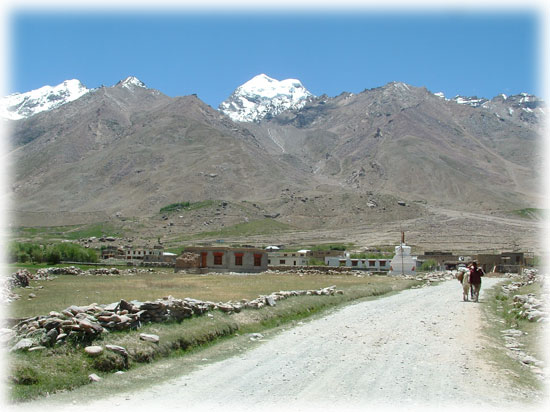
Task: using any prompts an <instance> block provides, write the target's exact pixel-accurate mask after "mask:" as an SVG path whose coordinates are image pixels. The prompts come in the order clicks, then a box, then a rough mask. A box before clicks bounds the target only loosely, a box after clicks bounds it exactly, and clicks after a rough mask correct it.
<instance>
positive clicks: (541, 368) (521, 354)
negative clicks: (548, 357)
mask: <svg viewBox="0 0 550 412" xmlns="http://www.w3.org/2000/svg"><path fill="white" fill-rule="evenodd" d="M500 333H501V334H502V336H503V338H504V341H505V342H506V343H505V346H506V348H507V349H508V351H507V354H508V356H510V357H511V358H513V359H516V360H518V361H519V362H521V363H522V364H523V365H525V366H527V367H529V369H531V371H532V372H533V373H534V374H535V376H536V377H537V378H539V379H540V380H546V377H547V376H548V369H547V368H546V367H545V363H544V362H543V361H541V360H539V359H536V358H535V357H534V356H531V355H529V354H527V353H526V352H525V351H524V350H523V349H522V347H523V346H524V345H523V343H520V342H519V341H518V338H521V336H522V335H523V334H525V332H522V331H520V330H518V329H506V330H502V331H500Z"/></svg>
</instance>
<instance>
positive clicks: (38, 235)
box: [13, 222, 122, 241]
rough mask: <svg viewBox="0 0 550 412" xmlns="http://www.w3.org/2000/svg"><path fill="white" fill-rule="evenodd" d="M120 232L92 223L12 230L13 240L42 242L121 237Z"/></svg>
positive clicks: (107, 226) (106, 224) (108, 225)
mask: <svg viewBox="0 0 550 412" xmlns="http://www.w3.org/2000/svg"><path fill="white" fill-rule="evenodd" d="M121 235H122V232H121V230H120V229H117V228H116V227H115V226H114V225H112V224H110V223H106V222H105V223H94V224H89V225H69V226H47V227H22V226H20V227H16V228H14V229H13V238H14V239H32V240H33V241H37V240H43V241H52V240H77V239H82V238H90V237H94V236H95V237H97V238H99V237H102V236H115V237H116V236H121Z"/></svg>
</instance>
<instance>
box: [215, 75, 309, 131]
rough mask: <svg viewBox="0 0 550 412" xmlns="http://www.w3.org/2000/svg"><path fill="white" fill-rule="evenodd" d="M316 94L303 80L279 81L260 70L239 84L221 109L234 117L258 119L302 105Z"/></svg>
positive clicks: (249, 119) (250, 120)
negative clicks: (258, 73) (256, 74)
mask: <svg viewBox="0 0 550 412" xmlns="http://www.w3.org/2000/svg"><path fill="white" fill-rule="evenodd" d="M313 97H315V96H314V95H313V94H311V93H310V92H309V91H308V90H307V89H306V88H305V87H304V86H303V85H302V83H300V81H299V80H296V79H286V80H281V81H278V80H275V79H272V78H271V77H268V76H266V75H265V74H260V75H258V76H255V77H254V78H252V79H251V80H249V81H248V82H246V83H244V84H243V85H241V86H239V87H238V88H237V89H236V90H235V91H234V92H233V93H232V94H231V96H229V98H228V99H226V100H225V101H223V102H222V103H221V104H220V106H219V110H220V111H221V112H222V113H224V114H225V115H227V116H229V117H230V118H231V119H232V120H234V121H238V122H255V121H259V120H261V119H263V118H266V117H267V118H269V117H273V116H277V115H278V114H279V113H281V112H283V111H285V110H287V109H299V108H302V107H303V106H304V105H305V104H306V103H307V101H308V100H309V99H311V98H313Z"/></svg>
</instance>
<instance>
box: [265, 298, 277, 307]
mask: <svg viewBox="0 0 550 412" xmlns="http://www.w3.org/2000/svg"><path fill="white" fill-rule="evenodd" d="M265 304H266V305H267V306H275V305H276V302H275V299H274V298H273V296H266V297H265Z"/></svg>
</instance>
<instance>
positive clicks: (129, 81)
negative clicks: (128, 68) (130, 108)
mask: <svg viewBox="0 0 550 412" xmlns="http://www.w3.org/2000/svg"><path fill="white" fill-rule="evenodd" d="M118 85H121V86H122V87H124V88H126V89H130V90H132V89H133V88H134V87H142V88H144V89H146V88H147V86H145V83H143V82H142V81H141V80H139V79H138V78H137V77H135V76H129V77H127V78H126V79H124V80H121V81H120V82H118V83H117V86H118Z"/></svg>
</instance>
